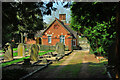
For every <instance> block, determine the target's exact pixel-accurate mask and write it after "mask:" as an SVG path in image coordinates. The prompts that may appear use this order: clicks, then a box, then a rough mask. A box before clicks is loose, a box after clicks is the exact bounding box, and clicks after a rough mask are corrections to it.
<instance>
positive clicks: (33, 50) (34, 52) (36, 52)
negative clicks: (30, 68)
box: [30, 44, 39, 61]
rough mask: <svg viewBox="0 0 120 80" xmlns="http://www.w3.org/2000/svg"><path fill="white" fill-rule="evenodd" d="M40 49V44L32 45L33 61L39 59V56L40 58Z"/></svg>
mask: <svg viewBox="0 0 120 80" xmlns="http://www.w3.org/2000/svg"><path fill="white" fill-rule="evenodd" d="M38 51H39V47H38V45H36V44H33V45H32V46H31V53H30V59H31V60H32V61H38V60H39V58H38Z"/></svg>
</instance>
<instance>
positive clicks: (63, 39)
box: [60, 35, 65, 44]
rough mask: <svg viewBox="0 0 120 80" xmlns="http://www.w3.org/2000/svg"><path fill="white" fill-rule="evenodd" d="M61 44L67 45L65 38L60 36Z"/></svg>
mask: <svg viewBox="0 0 120 80" xmlns="http://www.w3.org/2000/svg"><path fill="white" fill-rule="evenodd" d="M60 42H61V43H62V42H63V43H64V44H65V36H63V35H61V36H60Z"/></svg>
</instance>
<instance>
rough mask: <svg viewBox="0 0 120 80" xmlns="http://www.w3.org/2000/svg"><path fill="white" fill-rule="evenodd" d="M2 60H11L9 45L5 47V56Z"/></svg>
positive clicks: (11, 51) (11, 54) (11, 52)
mask: <svg viewBox="0 0 120 80" xmlns="http://www.w3.org/2000/svg"><path fill="white" fill-rule="evenodd" d="M4 60H13V50H12V46H11V44H10V43H7V44H6V45H5V55H4Z"/></svg>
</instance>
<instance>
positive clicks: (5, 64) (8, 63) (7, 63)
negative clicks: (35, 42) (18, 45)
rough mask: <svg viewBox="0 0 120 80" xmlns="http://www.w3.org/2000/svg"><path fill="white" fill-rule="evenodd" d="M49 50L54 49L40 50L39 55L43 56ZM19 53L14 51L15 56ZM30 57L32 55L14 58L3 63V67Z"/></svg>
mask: <svg viewBox="0 0 120 80" xmlns="http://www.w3.org/2000/svg"><path fill="white" fill-rule="evenodd" d="M48 52H53V50H50V51H46V52H40V53H39V55H40V56H42V55H44V54H46V53H48ZM17 55H18V53H14V56H17ZM28 58H30V56H27V57H23V58H20V59H16V60H13V61H10V62H6V63H2V67H4V66H7V65H11V64H14V63H17V62H20V61H23V60H24V59H28Z"/></svg>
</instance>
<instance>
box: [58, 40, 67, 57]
mask: <svg viewBox="0 0 120 80" xmlns="http://www.w3.org/2000/svg"><path fill="white" fill-rule="evenodd" d="M56 52H57V53H58V54H57V56H59V57H61V56H64V55H65V46H64V44H63V43H61V42H58V43H57V44H56Z"/></svg>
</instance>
